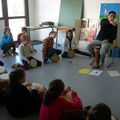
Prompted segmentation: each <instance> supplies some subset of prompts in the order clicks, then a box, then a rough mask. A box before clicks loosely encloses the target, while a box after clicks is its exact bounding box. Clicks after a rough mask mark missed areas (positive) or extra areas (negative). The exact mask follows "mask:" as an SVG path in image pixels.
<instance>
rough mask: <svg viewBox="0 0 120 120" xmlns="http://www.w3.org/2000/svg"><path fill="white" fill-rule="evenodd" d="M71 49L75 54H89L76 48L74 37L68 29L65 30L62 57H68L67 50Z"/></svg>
mask: <svg viewBox="0 0 120 120" xmlns="http://www.w3.org/2000/svg"><path fill="white" fill-rule="evenodd" d="M70 50H73V51H74V52H75V53H77V54H82V55H86V56H91V55H90V54H88V53H84V52H82V51H80V50H79V49H78V46H77V43H76V41H75V38H74V37H73V31H72V30H68V31H67V32H66V38H65V43H64V52H63V54H62V58H67V57H68V51H70Z"/></svg>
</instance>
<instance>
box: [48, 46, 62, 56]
mask: <svg viewBox="0 0 120 120" xmlns="http://www.w3.org/2000/svg"><path fill="white" fill-rule="evenodd" d="M54 53H56V54H58V55H59V54H61V53H62V51H61V50H58V49H54V48H50V49H48V53H47V58H50V57H52V55H53V54H54Z"/></svg>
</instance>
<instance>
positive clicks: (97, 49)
mask: <svg viewBox="0 0 120 120" xmlns="http://www.w3.org/2000/svg"><path fill="white" fill-rule="evenodd" d="M100 48H101V46H94V47H93V51H94V60H93V68H95V69H98V68H100Z"/></svg>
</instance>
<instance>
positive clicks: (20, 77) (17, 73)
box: [6, 68, 41, 117]
mask: <svg viewBox="0 0 120 120" xmlns="http://www.w3.org/2000/svg"><path fill="white" fill-rule="evenodd" d="M9 79H10V88H9V94H8V99H7V105H6V107H7V110H8V112H9V113H10V114H11V115H13V116H14V117H23V116H25V115H27V114H30V113H32V112H36V111H38V109H39V106H40V104H41V102H40V101H39V100H38V92H37V91H36V90H29V89H28V88H27V87H26V86H25V85H23V83H25V81H26V75H25V71H24V70H23V69H20V68H19V69H15V70H14V71H12V72H11V73H10V74H9Z"/></svg>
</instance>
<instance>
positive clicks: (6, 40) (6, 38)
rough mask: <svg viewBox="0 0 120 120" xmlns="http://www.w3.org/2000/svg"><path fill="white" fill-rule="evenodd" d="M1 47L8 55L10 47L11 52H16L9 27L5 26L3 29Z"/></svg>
mask: <svg viewBox="0 0 120 120" xmlns="http://www.w3.org/2000/svg"><path fill="white" fill-rule="evenodd" d="M1 48H2V50H3V54H4V55H9V52H8V50H9V49H11V48H12V49H13V54H16V52H15V43H14V42H13V37H12V33H11V31H10V28H9V27H6V28H5V29H4V33H3V35H2V44H1Z"/></svg>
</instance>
